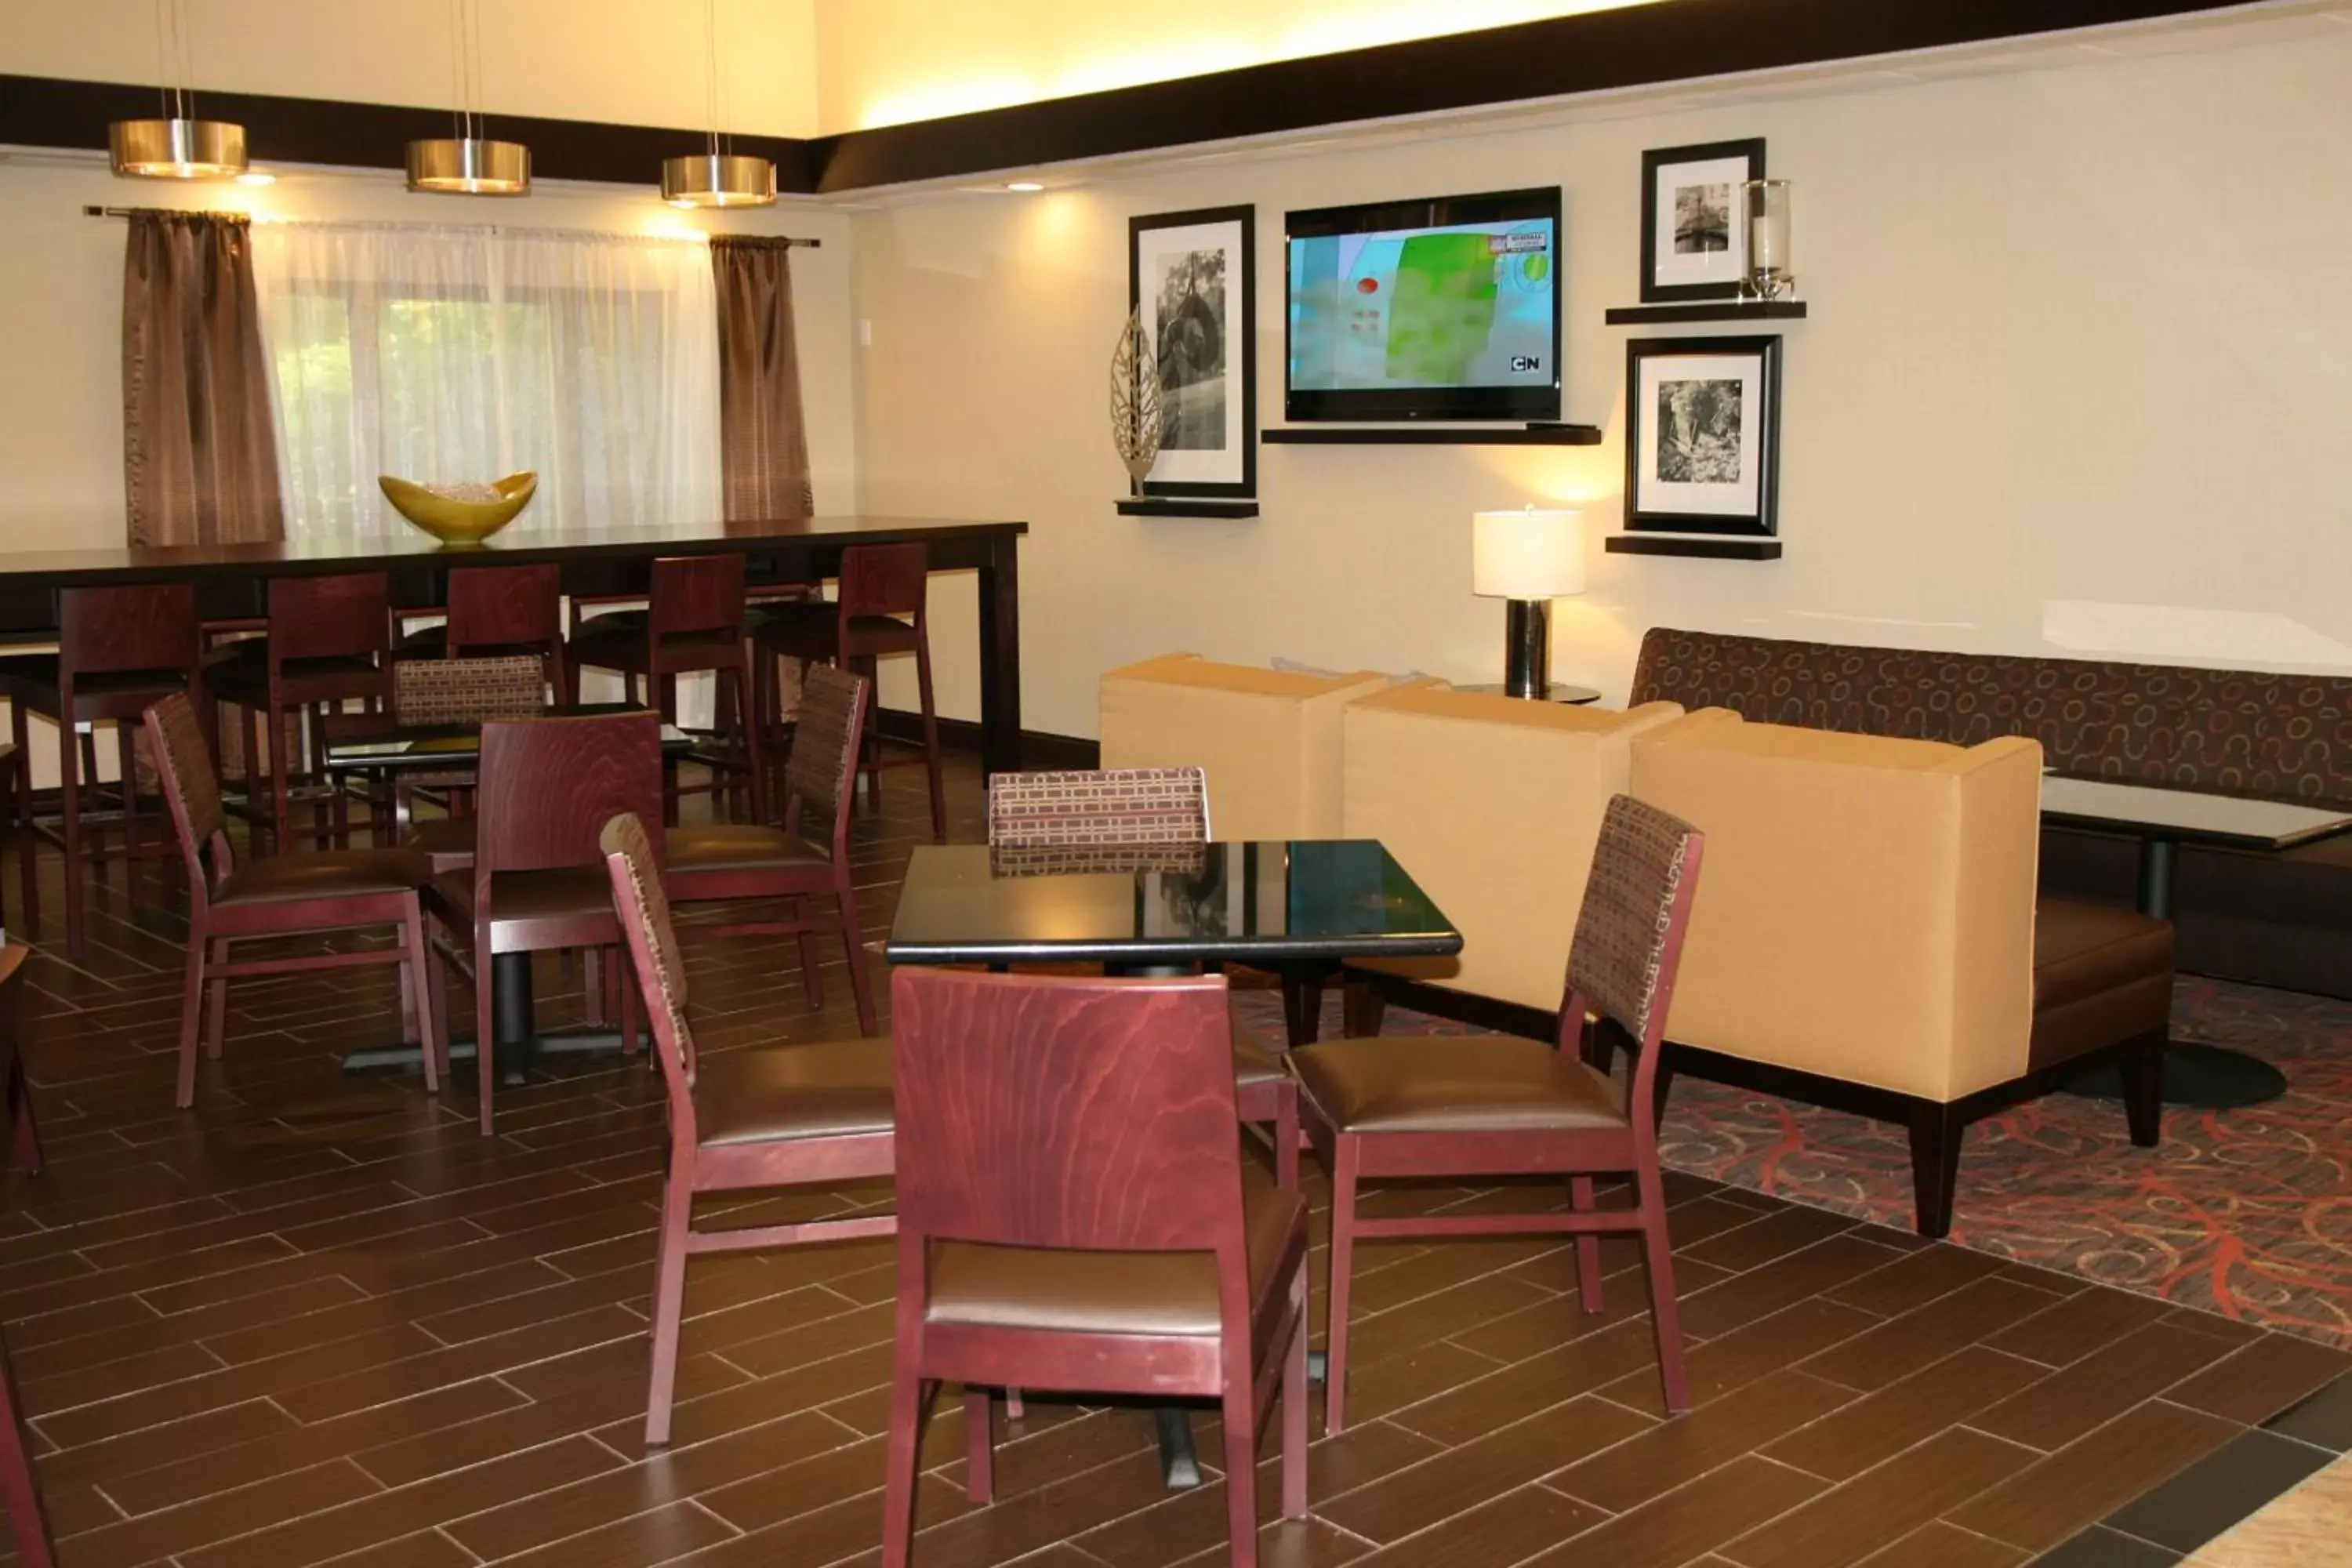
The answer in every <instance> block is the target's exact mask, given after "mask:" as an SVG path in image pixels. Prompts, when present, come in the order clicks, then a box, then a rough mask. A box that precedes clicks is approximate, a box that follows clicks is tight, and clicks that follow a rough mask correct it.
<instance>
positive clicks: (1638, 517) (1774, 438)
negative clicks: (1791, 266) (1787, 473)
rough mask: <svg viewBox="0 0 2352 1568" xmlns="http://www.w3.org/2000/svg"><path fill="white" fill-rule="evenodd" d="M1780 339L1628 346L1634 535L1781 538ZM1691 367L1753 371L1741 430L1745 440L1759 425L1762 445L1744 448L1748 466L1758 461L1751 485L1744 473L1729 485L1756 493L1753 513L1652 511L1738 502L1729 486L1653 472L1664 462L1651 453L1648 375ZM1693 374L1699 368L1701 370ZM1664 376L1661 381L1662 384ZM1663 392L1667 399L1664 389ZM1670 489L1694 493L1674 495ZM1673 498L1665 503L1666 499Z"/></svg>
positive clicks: (1628, 496)
mask: <svg viewBox="0 0 2352 1568" xmlns="http://www.w3.org/2000/svg"><path fill="white" fill-rule="evenodd" d="M1780 342H1781V340H1780V334H1779V333H1777V332H1770V333H1758V334H1753V335H1745V336H1738V337H1704V338H1636V339H1633V341H1631V342H1628V343H1626V345H1625V527H1626V528H1627V530H1629V531H1640V532H1664V533H1737V534H1748V535H1758V536H1766V537H1769V536H1771V535H1774V534H1777V533H1779V532H1780ZM1674 360H1685V361H1691V362H1698V361H1706V360H1714V361H1717V362H1721V361H1725V360H1736V361H1751V362H1753V369H1752V370H1750V371H1747V372H1745V373H1744V374H1745V375H1746V380H1745V381H1744V383H1743V395H1742V399H1741V403H1740V406H1739V430H1740V432H1741V433H1742V434H1743V435H1744V433H1745V432H1746V431H1747V429H1748V426H1749V423H1750V421H1751V420H1752V421H1753V423H1754V428H1755V434H1756V439H1755V442H1754V445H1753V447H1752V448H1745V447H1743V448H1741V450H1740V457H1741V458H1742V459H1743V461H1742V464H1741V467H1742V468H1743V470H1744V469H1745V468H1746V463H1745V461H1744V459H1745V458H1747V457H1748V456H1750V455H1752V456H1753V458H1754V475H1753V482H1752V485H1751V484H1750V483H1749V481H1748V476H1747V475H1746V473H1745V472H1744V471H1743V473H1742V474H1741V476H1740V477H1739V478H1738V479H1736V480H1732V481H1729V485H1737V486H1738V487H1739V488H1740V489H1752V492H1753V495H1752V505H1742V506H1739V507H1738V508H1737V509H1736V510H1723V509H1722V508H1721V507H1719V506H1710V507H1707V508H1706V509H1705V510H1694V505H1693V504H1688V503H1686V504H1685V505H1682V506H1671V505H1656V504H1651V503H1653V502H1656V501H1663V500H1670V499H1673V498H1674V497H1675V496H1683V497H1692V496H1702V495H1705V494H1706V492H1707V491H1709V490H1712V491H1715V492H1717V495H1719V496H1722V498H1723V499H1727V500H1728V499H1732V498H1731V497H1730V496H1728V495H1727V494H1725V492H1726V491H1727V489H1728V485H1727V484H1725V483H1722V482H1709V481H1686V480H1684V479H1679V478H1677V477H1675V476H1671V475H1668V474H1665V473H1663V472H1652V471H1649V469H1650V468H1651V467H1652V465H1653V463H1654V462H1655V461H1657V458H1656V454H1655V453H1654V452H1651V453H1646V454H1645V452H1644V448H1645V447H1650V446H1651V445H1652V443H1651V440H1650V437H1651V434H1652V425H1653V414H1654V409H1653V406H1652V405H1653V403H1654V402H1655V401H1657V398H1656V397H1654V395H1653V384H1652V378H1651V377H1650V376H1649V375H1648V374H1646V369H1647V367H1648V366H1649V365H1650V364H1651V363H1653V362H1659V363H1660V364H1661V369H1662V370H1663V368H1664V362H1671V361H1674ZM1694 368H1696V364H1694ZM1663 381H1664V377H1663V375H1661V376H1660V377H1659V378H1658V382H1659V383H1660V385H1659V386H1657V388H1656V390H1657V391H1658V393H1659V394H1660V395H1662V394H1663V386H1662V383H1663ZM1671 486H1687V488H1685V489H1679V490H1670V489H1669V487H1671ZM1662 491H1665V492H1667V493H1666V494H1664V495H1662V494H1661V492H1662Z"/></svg>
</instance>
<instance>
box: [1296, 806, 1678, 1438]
mask: <svg viewBox="0 0 2352 1568" xmlns="http://www.w3.org/2000/svg"><path fill="white" fill-rule="evenodd" d="M1705 848H1706V838H1705V836H1704V835H1702V834H1701V833H1700V832H1699V831H1698V830H1697V829H1696V828H1695V827H1693V826H1690V825H1689V824H1688V823H1686V822H1684V821H1682V820H1681V819H1680V818H1679V817H1675V816H1668V815H1667V814H1666V813H1664V812H1663V811H1660V810H1658V809H1657V808H1656V807H1655V806H1652V805H1643V803H1642V802H1640V801H1637V800H1635V799H1633V797H1632V796H1631V795H1618V796H1615V797H1614V798H1612V800H1611V801H1610V803H1609V807H1608V810H1607V812H1606V813H1605V814H1604V816H1602V818H1601V838H1600V842H1599V844H1598V845H1597V846H1596V847H1595V848H1594V850H1593V854H1592V874H1591V879H1589V880H1588V881H1587V882H1586V884H1585V889H1584V903H1583V906H1582V908H1581V910H1580V911H1579V913H1578V915H1577V921H1576V935H1575V939H1574V942H1573V943H1572V945H1571V946H1570V950H1569V959H1568V988H1567V995H1566V997H1565V999H1564V1000H1563V1002H1562V1004H1561V1006H1560V1013H1559V1041H1558V1044H1557V1046H1556V1047H1555V1046H1553V1045H1547V1044H1546V1043H1544V1042H1543V1041H1541V1040H1526V1039H1517V1038H1514V1037H1510V1036H1505V1035H1475V1036H1471V1037H1467V1038H1464V1037H1453V1036H1447V1037H1410V1036H1396V1035H1390V1036H1382V1037H1378V1038H1374V1039H1346V1040H1331V1041H1327V1042H1325V1043H1323V1044H1321V1045H1313V1046H1305V1047H1300V1048H1299V1049H1297V1050H1295V1051H1293V1052H1292V1053H1291V1056H1290V1060H1291V1065H1292V1067H1293V1068H1296V1069H1297V1073H1298V1078H1299V1083H1300V1087H1301V1088H1302V1089H1304V1090H1305V1095H1306V1104H1305V1106H1304V1110H1305V1112H1306V1117H1307V1135H1308V1137H1309V1138H1310V1139H1312V1140H1313V1142H1314V1143H1315V1148H1316V1152H1317V1153H1318V1154H1319V1155H1320V1156H1321V1158H1322V1160H1323V1163H1324V1164H1325V1166H1326V1167H1327V1168H1328V1170H1329V1171H1330V1173H1331V1285H1330V1289H1329V1290H1328V1292H1327V1293H1326V1294H1327V1299H1328V1302H1329V1309H1330V1315H1331V1321H1330V1327H1329V1331H1328V1334H1327V1335H1326V1337H1325V1345H1326V1351H1325V1354H1326V1357H1327V1373H1326V1376H1325V1380H1324V1385H1323V1418H1324V1430H1325V1431H1326V1432H1327V1433H1335V1432H1338V1431H1339V1430H1340V1429H1341V1427H1342V1426H1343V1425H1344V1424H1345V1415H1346V1403H1347V1390H1348V1384H1347V1376H1348V1296H1349V1272H1350V1270H1351V1269H1352V1268H1353V1267H1354V1259H1355V1247H1356V1242H1357V1240H1358V1239H1359V1238H1360V1237H1401V1236H1496V1235H1514V1234H1526V1233H1543V1234H1565V1235H1570V1236H1573V1237H1576V1285H1577V1294H1578V1296H1579V1297H1580V1299H1581V1300H1583V1303H1584V1310H1586V1311H1588V1312H1597V1311H1599V1310H1601V1235H1602V1234H1603V1233H1605V1232H1610V1231H1629V1230H1630V1231H1638V1232H1640V1233H1641V1237H1642V1246H1643V1258H1644V1259H1645V1261H1646V1262H1647V1263H1648V1265H1649V1276H1650V1310H1651V1315H1652V1318H1653V1321H1654V1328H1655V1331H1656V1334H1657V1343H1658V1373H1659V1376H1660V1379H1661V1380H1662V1382H1663V1383H1664V1388H1665V1400H1666V1409H1667V1411H1668V1412H1669V1413H1673V1414H1679V1413H1680V1412H1682V1411H1684V1410H1686V1409H1688V1408H1689V1406H1690V1394H1689V1389H1688V1385H1687V1383H1686V1381H1685V1377H1684V1374H1683V1353H1682V1331H1681V1328H1680V1320H1679V1318H1678V1317H1677V1315H1676V1312H1675V1280H1674V1268H1673V1265H1672V1261H1671V1256H1670V1245H1669V1241H1668V1237H1667V1235H1666V1200H1665V1193H1664V1189H1663V1187H1662V1185H1661V1182H1660V1176H1659V1171H1658V1138H1657V1110H1656V1101H1657V1084H1658V1072H1659V1063H1658V1057H1659V1041H1660V1040H1661V1039H1662V1038H1663V1037H1664V1034H1665V1027H1666V1013H1667V1009H1668V1007H1669V1005H1671V1003H1672V1001H1673V998H1674V989H1675V967H1676V965H1677V964H1679V963H1681V961H1682V951H1683V935H1684V932H1685V931H1687V930H1688V929H1689V925H1690V911H1691V900H1692V897H1693V896H1694V894H1695V893H1696V891H1697V889H1698V870H1699V858H1700V856H1701V854H1702V852H1703V851H1704V850H1705ZM1588 1018H1591V1019H1593V1020H1594V1022H1593V1023H1592V1024H1591V1039H1590V1040H1588V1037H1587V1020H1588ZM1617 1045H1625V1046H1630V1047H1632V1048H1633V1051H1634V1060H1633V1070H1632V1074H1631V1080H1630V1083H1629V1084H1628V1085H1627V1086H1626V1087H1625V1088H1623V1089H1620V1088H1619V1086H1618V1085H1617V1084H1616V1083H1615V1082H1614V1081H1613V1080H1612V1079H1610V1078H1609V1077H1608V1075H1607V1073H1606V1072H1605V1071H1604V1070H1602V1069H1601V1068H1595V1067H1594V1066H1591V1065H1590V1064H1589V1062H1588V1059H1587V1055H1588V1052H1590V1055H1591V1059H1592V1060H1597V1061H1601V1062H1604V1063H1605V1062H1606V1061H1607V1060H1608V1059H1609V1057H1608V1055H1607V1054H1605V1053H1606V1052H1607V1051H1609V1050H1612V1049H1613V1047H1615V1046H1617ZM1551 1174H1557V1175H1562V1176H1566V1177H1567V1178H1568V1179H1569V1201H1570V1208H1569V1212H1567V1213H1565V1214H1559V1213H1553V1214H1527V1215H1497V1214H1476V1215H1444V1214H1436V1215H1411V1216H1401V1217H1396V1218H1380V1219H1367V1218H1364V1217H1363V1216H1361V1215H1359V1214H1358V1213H1357V1212H1356V1186H1357V1183H1358V1182H1359V1181H1360V1180H1361V1179H1363V1178H1365V1177H1368V1176H1369V1177H1385V1176H1414V1177H1420V1176H1440V1177H1445V1178H1449V1179H1451V1178H1460V1177H1475V1176H1489V1175H1516V1176H1527V1175H1551ZM1615 1174H1631V1175H1632V1176H1633V1191H1634V1204H1633V1207H1632V1208H1624V1209H1602V1208H1596V1207H1594V1205H1593V1190H1592V1178H1593V1177H1594V1176H1595V1175H1615Z"/></svg>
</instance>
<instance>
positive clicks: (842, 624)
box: [753, 544, 948, 844]
mask: <svg viewBox="0 0 2352 1568" xmlns="http://www.w3.org/2000/svg"><path fill="white" fill-rule="evenodd" d="M929 583H930V552H929V549H928V548H927V547H925V546H924V545H921V544H853V545H851V546H850V547H849V548H848V549H846V550H845V551H843V552H841V588H840V592H839V594H838V595H837V596H836V597H835V599H834V600H833V602H831V603H829V604H828V603H826V602H825V601H824V600H822V599H814V600H807V601H803V602H799V603H792V602H786V603H780V604H773V605H769V606H768V607H767V611H766V613H765V616H763V618H762V619H761V623H760V625H759V626H758V627H757V628H756V629H755V631H754V632H753V638H754V640H755V641H756V642H757V643H758V645H759V649H760V655H761V658H760V667H761V672H762V675H763V677H772V674H773V671H774V668H775V661H776V660H777V659H779V658H789V659H793V660H796V661H797V662H798V663H799V664H800V665H801V666H802V667H803V668H806V667H807V666H808V665H810V664H813V663H824V662H828V661H829V662H831V663H834V664H837V665H839V666H840V667H841V668H844V669H847V670H852V671H855V672H856V673H857V674H859V675H863V676H865V677H866V679H867V680H868V681H872V680H874V679H876V664H877V660H879V659H881V658H886V657H887V656H889V655H892V654H902V653H911V654H913V655H914V656H915V686H916V696H917V700H918V701H919V704H920V707H921V710H922V712H921V722H922V748H923V766H924V769H925V771H926V773H927V774H928V777H929V785H930V792H931V837H933V838H934V839H936V840H938V841H939V842H940V843H942V844H944V843H946V842H947V837H948V808H947V786H946V784H945V782H944V778H943V775H942V774H941V773H940V725H939V715H938V712H937V710H936V706H935V704H934V703H933V702H932V700H931V637H930V632H929V614H928V612H927V610H926V607H925V606H926V600H927V597H928V595H929ZM759 701H760V704H761V706H760V709H759V711H760V713H761V717H762V719H763V721H767V722H770V723H774V724H781V723H782V720H783V715H782V711H781V709H782V695H781V692H780V691H779V690H777V689H775V682H774V681H773V680H772V679H763V683H762V690H761V696H760V698H759ZM866 701H867V705H868V706H869V707H871V706H872V704H873V698H872V696H871V695H870V694H869V695H868V697H867V699H866ZM880 741H881V728H880V726H879V725H878V724H877V723H875V722H874V721H873V720H872V717H871V715H869V716H868V721H867V725H866V752H867V755H866V759H865V761H866V770H867V775H868V777H869V778H870V779H871V780H872V781H873V784H872V789H873V798H874V799H875V801H876V802H877V804H878V803H879V801H880V799H881V773H880V771H879V770H880V767H881V757H880Z"/></svg>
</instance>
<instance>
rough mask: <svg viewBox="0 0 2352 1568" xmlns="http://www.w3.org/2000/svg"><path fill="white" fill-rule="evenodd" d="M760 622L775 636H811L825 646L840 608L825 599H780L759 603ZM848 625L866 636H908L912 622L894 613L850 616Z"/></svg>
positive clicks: (837, 624) (835, 626) (829, 644)
mask: <svg viewBox="0 0 2352 1568" xmlns="http://www.w3.org/2000/svg"><path fill="white" fill-rule="evenodd" d="M760 625H761V627H762V628H763V629H766V630H768V631H770V632H772V634H773V635H774V636H775V637H777V638H779V639H783V638H790V637H814V638H817V639H818V640H820V641H821V642H823V643H824V646H825V647H828V648H829V647H832V646H833V641H834V638H835V636H836V635H837V634H838V633H839V631H840V628H841V610H840V607H839V606H838V605H835V604H834V603H833V602H832V601H831V600H828V599H783V600H778V601H775V602H772V603H770V604H768V605H762V606H761V619H760ZM849 629H850V630H851V631H853V632H856V633H859V634H861V635H863V636H866V637H911V636H912V635H914V630H915V624H914V623H913V622H912V621H902V620H900V619H899V618H898V616H850V617H849Z"/></svg>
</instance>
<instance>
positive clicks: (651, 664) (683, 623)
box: [564, 552, 764, 821]
mask: <svg viewBox="0 0 2352 1568" xmlns="http://www.w3.org/2000/svg"><path fill="white" fill-rule="evenodd" d="M747 615H748V611H747V610H746V609H745V607H744V600H743V557H742V556H741V555H740V554H737V553H734V552H728V553H724V554H717V555H677V556H664V557H662V558H661V559H659V560H656V562H655V563H653V588H652V595H651V599H650V602H649V603H648V605H647V606H646V611H645V615H644V618H643V619H642V620H640V619H638V618H636V617H635V616H633V615H630V614H628V613H626V612H622V613H618V614H614V615H611V616H596V617H594V618H593V619H591V620H587V621H583V622H582V623H581V625H580V627H579V629H578V630H577V631H576V632H575V633H573V635H572V641H571V644H570V645H569V647H567V648H566V650H565V655H564V657H565V659H566V661H567V662H568V663H569V665H570V666H571V673H570V675H569V677H568V678H567V679H569V680H570V682H571V685H570V688H569V689H571V690H573V691H577V690H579V689H580V672H581V671H582V670H583V669H609V670H614V671H616V672H618V673H619V674H620V676H621V677H622V679H623V680H624V681H625V684H626V685H627V687H628V690H629V694H630V700H633V701H648V702H657V704H658V706H659V707H660V710H661V715H662V717H663V718H664V719H665V720H667V721H669V722H671V723H676V722H677V678H678V677H679V676H681V675H688V674H692V673H695V672H697V671H702V670H708V671H709V672H710V673H711V674H712V675H714V676H715V677H716V678H717V679H718V681H719V692H718V696H717V704H718V716H719V730H720V736H719V750H717V751H715V752H707V753H701V755H702V760H703V761H704V762H706V763H709V765H710V767H711V769H712V770H713V771H712V784H711V790H712V793H713V794H714V795H715V794H717V793H718V792H719V789H720V787H721V786H720V785H719V782H718V781H719V777H720V776H722V775H729V776H732V777H733V778H734V779H735V780H736V781H737V787H738V788H740V794H741V795H742V796H743V801H742V804H743V805H745V806H747V807H748V810H747V811H746V812H745V815H746V816H749V817H751V818H754V819H756V818H757V816H759V815H760V803H761V796H762V792H763V789H764V785H763V784H762V783H761V764H760V726H759V725H758V724H757V723H755V722H753V721H752V717H753V712H754V710H753V709H752V707H751V652H750V648H751V645H750V644H749V643H748V642H747V641H746V640H745V637H746V633H747V631H748V625H747V621H746V616H747ZM641 683H642V684H641ZM642 686H650V687H652V688H653V694H652V696H651V697H650V698H648V697H646V696H645V695H643V694H642ZM670 788H671V799H672V802H673V804H674V803H675V796H676V786H675V784H672V785H671V786H670ZM676 817H677V813H676V812H675V810H673V811H672V812H671V813H670V819H671V820H673V821H674V820H676Z"/></svg>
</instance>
